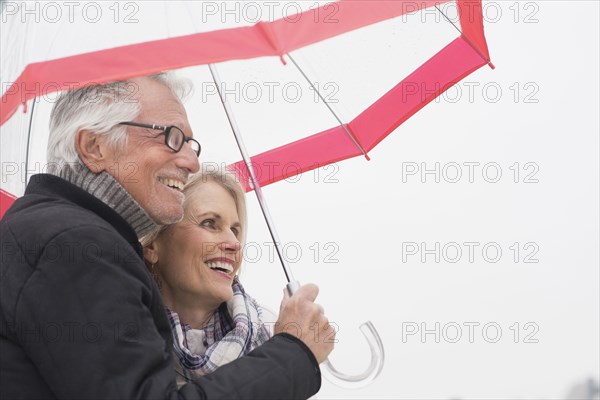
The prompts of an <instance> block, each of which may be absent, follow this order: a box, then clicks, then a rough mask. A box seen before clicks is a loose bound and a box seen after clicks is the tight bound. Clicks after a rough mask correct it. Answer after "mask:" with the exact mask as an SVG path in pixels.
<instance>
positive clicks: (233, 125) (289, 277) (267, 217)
mask: <svg viewBox="0 0 600 400" xmlns="http://www.w3.org/2000/svg"><path fill="white" fill-rule="evenodd" d="M208 68H209V69H210V73H211V75H212V77H213V80H214V82H215V85H216V86H217V92H218V93H219V97H220V98H221V103H222V104H223V108H224V109H225V114H227V119H228V120H229V125H230V126H231V130H232V132H233V136H234V137H235V141H236V142H237V145H238V148H239V149H240V153H241V154H242V158H243V159H244V164H246V168H247V169H248V175H249V177H250V184H251V185H252V187H253V188H254V193H256V198H257V200H258V204H259V205H260V209H261V211H262V213H263V217H264V218H265V222H266V223H267V228H268V229H269V233H270V235H271V239H272V240H273V244H275V250H276V251H277V256H278V257H279V261H280V262H281V266H282V267H283V272H284V273H285V278H286V279H287V281H288V282H292V281H294V280H295V279H294V276H293V275H292V271H291V270H290V269H289V267H288V266H287V264H286V262H285V260H284V259H283V255H282V251H281V248H280V246H281V242H280V241H279V238H278V236H277V232H276V231H275V225H274V224H273V220H272V218H271V214H270V213H269V208H268V207H267V202H266V200H265V198H264V196H263V193H262V188H261V186H260V183H259V181H258V179H257V178H256V175H255V174H254V169H253V168H252V165H251V159H250V156H249V155H248V152H247V151H246V146H245V145H244V141H243V140H242V134H241V132H240V129H239V127H238V125H237V122H236V121H235V117H234V115H233V111H232V110H231V107H230V106H229V103H228V102H227V99H226V97H225V96H224V94H223V92H222V86H221V79H220V78H219V74H218V73H217V69H216V68H215V66H214V65H212V64H209V65H208Z"/></svg>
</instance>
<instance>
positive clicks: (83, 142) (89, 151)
mask: <svg viewBox="0 0 600 400" xmlns="http://www.w3.org/2000/svg"><path fill="white" fill-rule="evenodd" d="M103 139H104V138H102V137H100V135H98V134H94V133H92V132H90V131H87V130H82V131H79V132H77V134H76V135H75V151H77V155H78V156H79V159H80V160H81V161H82V162H83V163H84V164H85V165H86V167H88V168H89V169H90V171H92V172H94V173H96V174H98V173H100V172H102V171H104V170H106V167H105V164H106V158H107V157H106V156H107V154H106V153H107V151H106V146H105V142H104V140H103Z"/></svg>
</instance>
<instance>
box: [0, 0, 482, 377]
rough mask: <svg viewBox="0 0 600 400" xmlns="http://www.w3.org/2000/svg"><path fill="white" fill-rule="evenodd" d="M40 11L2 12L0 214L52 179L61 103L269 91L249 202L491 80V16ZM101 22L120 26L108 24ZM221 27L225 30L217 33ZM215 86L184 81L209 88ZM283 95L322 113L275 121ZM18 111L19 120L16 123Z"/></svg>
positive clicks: (209, 8) (377, 6)
mask: <svg viewBox="0 0 600 400" xmlns="http://www.w3.org/2000/svg"><path fill="white" fill-rule="evenodd" d="M36 4H37V6H36V7H38V8H37V9H33V10H27V9H26V8H25V9H24V8H23V7H25V6H22V7H21V8H19V7H17V6H16V5H15V4H12V3H11V4H9V5H7V7H6V8H5V9H4V11H3V18H5V17H6V22H7V23H6V24H5V25H4V27H6V29H11V32H19V31H20V33H21V34H20V35H18V34H17V35H16V38H17V39H16V40H7V41H5V39H4V38H6V37H8V36H9V35H2V37H3V42H2V46H3V52H4V49H6V50H7V51H8V53H9V54H11V55H14V57H4V58H3V60H2V63H3V65H2V71H3V76H2V81H3V82H8V83H7V84H5V85H3V94H2V100H1V101H2V110H1V111H0V124H2V134H1V135H0V140H2V158H3V160H9V161H8V163H6V162H5V163H4V164H3V165H4V166H3V169H4V171H3V182H2V185H3V186H2V191H1V192H0V203H1V204H2V207H0V213H3V212H4V210H5V209H6V208H7V207H8V205H9V204H10V203H11V202H12V201H13V200H14V198H15V196H18V195H20V194H22V193H23V190H24V187H25V184H26V181H27V178H28V176H30V175H31V173H32V172H43V171H44V166H43V163H44V161H45V157H44V149H45V140H46V135H47V133H46V132H44V130H43V129H40V127H39V125H38V123H39V121H44V120H45V119H47V117H44V112H45V113H46V115H47V111H48V109H49V108H50V106H51V103H52V100H53V98H55V97H53V95H54V94H55V93H56V92H58V91H61V90H68V89H72V88H76V87H82V86H87V85H92V84H97V83H105V82H110V81H114V80H119V79H127V78H131V77H135V76H141V75H148V74H152V73H157V72H161V71H165V70H174V69H182V68H189V67H192V66H198V65H218V66H219V70H220V71H221V72H222V75H223V76H224V77H226V79H225V80H223V81H217V82H216V84H215V86H217V87H214V89H215V90H214V91H213V90H212V89H213V87H211V86H204V85H202V86H201V87H200V88H199V89H200V90H199V91H200V94H201V97H202V100H201V101H200V102H201V103H205V102H206V101H205V100H206V99H207V97H208V96H209V95H210V94H216V93H217V92H219V94H220V95H221V96H223V94H224V95H225V96H227V93H228V92H229V93H230V94H232V95H233V96H234V97H235V98H236V100H235V101H233V103H234V106H233V107H232V108H238V107H239V108H241V106H240V104H235V103H246V104H247V103H250V104H254V103H255V102H254V99H256V97H257V96H254V97H252V96H253V94H255V93H257V91H258V90H262V89H261V84H262V87H264V88H267V90H268V98H269V100H268V101H266V106H267V107H266V108H263V110H262V111H261V112H260V113H259V114H257V113H256V112H255V111H250V112H246V113H244V111H241V114H240V116H241V118H240V120H241V123H240V126H242V127H243V130H244V131H250V133H251V135H249V136H248V138H247V139H250V140H251V141H252V143H253V146H254V148H256V149H261V150H262V149H266V150H263V151H256V150H252V151H251V154H256V155H254V156H253V157H252V158H251V164H252V166H251V169H252V170H253V172H254V179H253V181H252V180H251V179H250V175H251V174H249V171H250V168H248V165H247V163H245V162H244V161H239V162H235V163H232V164H230V165H229V166H228V168H229V169H230V170H233V171H235V172H236V174H237V175H238V177H239V178H240V180H241V182H242V184H243V185H245V187H246V189H247V190H251V189H252V188H253V187H258V186H265V185H268V184H270V183H274V182H277V181H280V180H283V179H285V178H289V177H293V176H296V175H299V174H303V173H307V172H308V171H311V170H315V169H317V168H319V167H324V166H328V165H329V164H331V163H335V162H338V161H341V160H345V159H348V158H351V157H355V156H358V155H362V156H364V157H365V158H367V159H369V155H368V152H369V151H371V150H372V149H373V148H374V147H375V146H376V145H377V144H378V143H380V142H381V141H382V140H383V139H384V138H385V137H386V136H388V135H389V134H390V133H391V132H393V131H394V130H395V129H396V128H397V127H398V126H399V125H401V124H402V123H403V122H405V121H406V120H407V119H409V118H410V117H411V116H412V115H414V114H415V113H416V112H418V111H419V110H420V109H422V108H423V107H424V106H425V105H427V104H428V103H430V102H431V101H433V100H434V99H435V98H436V97H438V96H440V95H441V94H442V93H443V92H444V91H446V90H447V89H448V88H449V87H451V86H452V85H454V84H455V83H457V82H458V81H460V80H461V79H463V78H464V77H465V76H467V75H469V74H470V73H472V72H473V71H475V70H476V69H478V68H480V67H481V66H484V65H486V64H489V65H490V66H492V67H493V65H492V64H491V63H490V59H489V53H488V49H487V45H486V42H485V37H484V33H483V22H482V11H481V2H480V1H474V0H457V1H442V2H440V1H422V2H418V3H415V2H414V1H397V0H394V1H338V2H323V4H318V3H314V4H308V7H306V6H307V4H304V8H303V7H300V5H299V4H298V3H294V2H284V3H277V5H278V7H277V8H279V10H278V11H275V10H273V7H270V6H273V3H265V4H264V5H263V7H259V6H258V5H257V6H256V10H255V14H253V15H255V17H254V19H256V18H258V21H254V20H252V19H253V18H250V17H248V14H247V13H248V12H249V11H248V9H247V7H248V6H247V5H248V4H249V3H234V4H235V5H236V6H237V7H239V8H238V9H235V8H234V9H227V8H225V9H224V10H219V9H218V8H217V9H215V8H214V6H215V3H212V2H193V3H186V2H182V3H178V4H175V5H173V4H171V3H162V4H161V3H157V2H154V3H152V2H150V3H139V4H138V3H126V4H129V5H131V6H132V7H129V9H128V10H124V9H125V8H128V7H123V9H121V8H120V5H118V3H115V4H102V3H101V4H98V3H92V2H90V3H86V5H85V6H84V7H83V8H82V10H81V12H82V16H81V18H80V21H79V23H72V24H71V25H69V24H61V23H58V24H57V23H55V22H56V21H54V22H53V21H52V20H53V19H56V18H59V19H60V17H59V15H61V16H62V12H63V11H62V10H60V8H57V9H56V10H54V11H56V12H55V13H54V14H50V13H51V12H52V11H51V10H49V9H48V8H47V6H43V5H40V4H38V3H36ZM140 4H141V5H140ZM225 4H226V3H221V5H222V6H224V7H226V6H225ZM444 4H445V5H446V6H445V7H444V8H442V5H444ZM290 9H292V10H293V11H294V12H293V13H290ZM84 10H85V11H84ZM267 10H268V11H267ZM125 11H129V13H128V14H127V15H126V16H125V15H124V14H125ZM449 11H453V12H454V14H453V18H452V14H451V13H450V12H449ZM24 12H33V13H39V14H40V15H42V16H44V17H45V19H44V21H45V22H50V23H51V24H50V27H49V28H44V24H42V26H39V25H38V21H36V25H35V26H32V25H31V24H29V23H27V21H26V23H23V18H21V17H22V15H23V13H24ZM71 12H73V13H75V12H76V11H75V10H73V9H69V13H71ZM424 12H433V13H434V14H435V15H436V16H437V17H438V20H436V21H435V23H434V24H426V23H425V22H426V21H425V20H424V19H423V15H427V14H423V13H424ZM102 15H105V16H106V15H110V16H111V17H112V20H108V21H107V20H106V19H105V20H104V21H102ZM214 15H217V16H218V17H221V18H214V19H212V21H209V19H210V18H208V16H214ZM227 15H234V16H236V17H238V16H240V15H243V16H244V17H243V18H234V21H229V22H228V21H227V20H226V19H225V20H223V18H222V17H223V16H227ZM258 15H260V17H258ZM70 17H71V15H69V18H70ZM199 19H200V20H201V21H199ZM183 21H188V22H187V23H185V22H183ZM69 22H70V21H69ZM120 22H122V23H120ZM440 22H441V23H440ZM128 23H129V25H128ZM52 24H54V25H52ZM228 25H231V26H228ZM184 26H185V28H183V27H184ZM148 30H151V31H152V32H153V33H152V34H150V35H148V34H147V32H148ZM36 33H37V34H36ZM32 36H33V37H32ZM457 36H458V37H457ZM89 39H91V40H89ZM19 41H20V43H19ZM292 54H293V57H292ZM265 57H270V58H268V59H265ZM296 59H297V60H298V61H296ZM290 61H291V62H290ZM390 67H392V68H390ZM394 67H397V68H394ZM206 72H207V71H204V72H202V71H191V70H187V71H185V72H183V73H184V74H188V75H189V76H192V77H193V79H194V81H199V82H203V83H207V82H210V78H208V77H207V76H206V75H203V74H206ZM227 77H229V79H227ZM228 82H229V83H230V84H231V83H232V82H233V86H230V87H229V90H227V88H226V87H223V84H227V83H228ZM258 82H260V83H261V84H258ZM238 83H239V85H237V84H238ZM253 84H254V85H253ZM232 88H233V89H232ZM279 88H280V90H281V94H280V95H281V97H282V99H283V102H284V103H286V104H285V106H284V107H282V109H287V111H288V112H289V110H291V109H298V108H299V107H298V105H299V104H298V103H300V102H302V103H306V102H307V98H308V99H310V100H313V99H314V100H315V101H314V103H315V104H314V105H316V106H318V107H319V109H320V111H318V113H319V114H317V112H315V114H313V111H312V110H310V111H308V112H307V111H306V109H305V108H304V107H300V109H304V110H305V111H304V112H307V114H306V116H301V117H300V118H301V121H295V123H290V121H286V120H285V119H284V120H281V115H277V114H278V113H279V112H280V109H279V108H278V109H275V110H269V108H273V104H270V103H273V101H270V100H271V95H272V94H273V89H277V90H279ZM299 93H304V94H305V95H304V96H302V95H300V96H299V95H298V94H299ZM338 93H339V94H340V96H339V97H340V98H341V99H338V98H337V97H336V95H337V94H338ZM306 94H309V95H308V96H307V95H306ZM238 95H240V97H243V98H244V101H239V100H237V97H236V96H238ZM258 97H262V96H258ZM265 97H267V96H265ZM302 97H304V98H302ZM40 98H42V99H43V100H44V101H45V102H46V104H45V106H46V110H45V111H43V110H42V111H41V112H40V111H38V110H36V108H37V107H38V103H37V101H38V100H39V99H40ZM123 101H127V99H123ZM195 101H196V102H197V101H198V98H197V97H196V99H195ZM280 102H281V101H280ZM263 103H265V102H264V101H263ZM262 105H263V106H264V105H265V104H262ZM301 105H303V106H305V105H306V104H301ZM19 106H22V107H23V111H24V113H23V114H21V115H19V114H16V113H17V110H18V108H19ZM196 106H198V104H196ZM188 109H190V107H189V106H188ZM192 109H195V108H194V107H192ZM340 109H342V110H343V112H342V111H341V110H340ZM291 112H292V113H296V114H298V112H297V111H291ZM15 114H16V115H15ZM40 114H41V115H42V116H41V117H40ZM257 115H259V116H260V117H259V118H257ZM317 115H318V116H317ZM307 116H308V118H307ZM312 119H314V121H310V120H312ZM269 121H270V122H274V124H273V123H272V124H271V125H269ZM307 121H308V122H309V123H305V122H307ZM297 122H300V123H297ZM192 124H193V126H196V125H195V124H194V123H193V122H192ZM290 133H291V136H290ZM199 136H200V138H201V141H203V140H202V138H203V136H202V133H201V134H200V135H199ZM250 140H247V141H250ZM206 147H211V146H206ZM216 147H217V146H215V148H216ZM220 157H223V156H220ZM215 159H218V158H215ZM221 159H223V158H221ZM4 178H6V179H4ZM261 203H262V201H261ZM0 217H1V214H0ZM274 239H276V238H274ZM275 241H276V242H277V240H275ZM377 339H378V338H377ZM379 345H380V343H379ZM374 363H375V362H374V361H372V363H371V371H375V374H363V375H362V377H363V378H367V379H368V380H370V379H371V378H372V377H373V376H374V375H376V373H377V372H378V369H380V365H379V366H375V365H374ZM334 372H335V371H334ZM339 375H340V374H339V373H338V376H339Z"/></svg>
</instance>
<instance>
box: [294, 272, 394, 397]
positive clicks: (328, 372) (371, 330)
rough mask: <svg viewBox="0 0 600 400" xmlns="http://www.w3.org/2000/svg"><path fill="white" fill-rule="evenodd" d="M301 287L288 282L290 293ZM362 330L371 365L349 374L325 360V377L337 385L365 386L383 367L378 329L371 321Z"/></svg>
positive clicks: (347, 386)
mask: <svg viewBox="0 0 600 400" xmlns="http://www.w3.org/2000/svg"><path fill="white" fill-rule="evenodd" d="M299 288H300V282H298V281H291V282H288V284H287V290H288V293H289V294H290V296H291V295H293V294H294V293H295V292H296V291H297V290H298V289H299ZM359 328H360V330H361V332H362V334H363V336H364V337H365V339H366V340H367V343H368V344H369V348H370V349H371V363H370V364H369V367H368V368H367V369H366V370H365V371H364V372H362V373H360V374H358V375H347V374H344V373H342V372H340V371H338V370H337V369H336V368H335V367H334V366H333V364H331V361H329V359H327V360H325V361H324V362H323V364H324V365H325V369H324V372H325V373H324V374H323V375H324V376H325V378H326V379H327V380H328V381H330V382H331V383H333V384H334V385H336V386H340V387H343V388H348V389H353V388H359V387H363V386H367V385H368V384H370V383H371V382H373V381H374V380H375V378H377V375H379V373H380V372H381V370H382V369H383V363H384V361H385V351H384V350H383V342H382V341H381V337H380V336H379V333H377V329H375V326H374V325H373V323H372V322H371V321H367V322H365V323H363V324H362V325H361V326H360V327H359Z"/></svg>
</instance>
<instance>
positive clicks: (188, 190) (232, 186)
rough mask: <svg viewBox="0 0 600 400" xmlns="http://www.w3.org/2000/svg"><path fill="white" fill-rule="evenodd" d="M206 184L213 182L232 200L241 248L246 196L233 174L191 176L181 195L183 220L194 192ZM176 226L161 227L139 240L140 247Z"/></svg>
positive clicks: (244, 239) (243, 237)
mask: <svg viewBox="0 0 600 400" xmlns="http://www.w3.org/2000/svg"><path fill="white" fill-rule="evenodd" d="M207 182H215V183H217V184H219V185H220V186H221V187H222V188H223V189H225V190H226V191H227V192H228V193H229V194H230V195H231V197H232V198H233V201H234V202H235V208H236V211H237V214H238V218H239V220H240V235H239V240H240V244H241V245H242V246H243V245H244V243H245V241H246V226H247V212H246V194H245V192H244V189H242V186H241V185H240V183H239V182H238V180H237V178H236V176H235V174H234V173H233V172H223V171H220V170H217V171H214V170H211V171H202V172H199V173H197V174H194V175H192V178H191V179H190V180H189V181H188V183H187V184H186V185H185V187H184V188H183V194H184V196H185V200H184V202H183V209H184V219H185V218H186V217H187V215H186V213H187V211H188V210H189V209H190V208H189V205H190V202H194V201H197V200H196V199H195V198H194V191H195V189H196V188H198V187H199V186H200V185H203V184H205V183H207ZM174 225H177V224H171V225H163V226H161V227H160V228H158V229H157V230H155V231H154V232H152V233H149V234H148V235H146V236H144V237H143V238H141V239H140V242H141V244H142V246H144V247H146V246H148V245H149V244H150V243H152V242H153V241H155V240H156V238H158V236H160V235H161V234H162V233H163V232H165V231H167V230H168V229H169V228H170V227H172V226H174Z"/></svg>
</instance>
